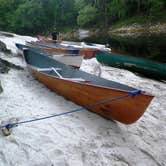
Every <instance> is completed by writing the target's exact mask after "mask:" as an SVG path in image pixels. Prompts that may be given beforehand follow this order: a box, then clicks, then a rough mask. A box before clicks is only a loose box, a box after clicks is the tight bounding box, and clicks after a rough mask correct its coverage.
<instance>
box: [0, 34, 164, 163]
mask: <svg viewBox="0 0 166 166" xmlns="http://www.w3.org/2000/svg"><path fill="white" fill-rule="evenodd" d="M0 40H2V41H4V42H5V43H6V44H7V45H8V48H9V49H12V52H13V53H16V52H17V51H16V48H15V46H14V43H15V42H22V43H24V42H25V40H32V38H30V37H21V36H18V35H15V37H14V38H7V37H1V36H0ZM0 57H3V58H6V59H7V60H10V61H11V62H14V63H15V64H20V65H22V66H25V64H24V63H23V62H22V59H21V58H20V57H16V56H15V57H10V56H4V54H2V53H0ZM100 69H101V71H100ZM81 70H85V71H87V72H90V73H94V74H98V73H100V72H101V77H104V78H107V79H110V80H114V81H118V82H121V83H124V84H128V85H131V86H133V87H136V88H139V89H142V90H146V91H147V92H150V93H152V94H153V95H155V96H156V97H155V98H154V100H153V101H152V103H151V104H150V106H149V108H148V109H147V111H146V112H145V114H144V116H142V118H141V119H140V120H139V121H137V122H136V123H135V124H132V125H129V126H126V125H123V124H120V123H114V122H112V121H109V120H106V119H104V118H102V117H100V116H98V115H96V114H94V113H91V112H88V111H82V112H78V113H74V114H71V115H67V116H63V117H57V118H53V119H49V120H44V121H38V122H33V123H29V124H24V125H20V126H18V127H16V128H14V129H13V132H12V134H11V135H10V136H8V137H5V136H3V134H2V133H0V166H39V165H40V166H165V165H166V111H165V110H166V84H164V83H161V82H158V81H154V80H150V79H146V78H142V77H139V76H136V75H134V74H133V73H131V72H128V71H125V70H120V69H115V68H111V67H104V66H101V65H100V64H99V63H98V62H97V61H96V60H95V59H92V60H84V61H83V64H82V66H81ZM0 80H1V84H2V86H3V89H4V92H3V93H1V94H0V112H1V114H0V122H1V121H3V120H8V119H10V118H17V119H18V120H19V121H22V120H27V119H31V118H37V117H42V116H47V115H51V114H55V113H62V112H65V111H70V110H73V109H76V108H79V106H78V105H76V104H74V103H72V102H70V101H68V100H65V99H64V98H63V97H61V96H59V95H57V94H56V93H54V92H52V91H50V90H49V89H47V88H46V87H45V86H44V85H43V84H41V83H39V82H38V81H37V80H35V79H34V78H33V77H32V76H31V75H30V74H29V73H28V71H26V70H25V71H18V70H14V69H11V70H10V71H9V73H8V74H0Z"/></svg>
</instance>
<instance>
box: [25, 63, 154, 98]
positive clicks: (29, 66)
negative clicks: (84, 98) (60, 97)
mask: <svg viewBox="0 0 166 166" xmlns="http://www.w3.org/2000/svg"><path fill="white" fill-rule="evenodd" d="M27 66H28V68H29V69H31V70H34V71H35V72H38V73H42V74H43V75H46V76H48V77H52V78H54V79H59V80H63V81H66V82H73V83H76V84H82V85H85V84H86V85H88V86H91V87H97V88H103V89H108V90H109V89H110V90H114V91H119V92H125V93H130V92H132V91H127V90H123V89H117V88H110V87H106V86H100V85H95V84H90V83H85V82H84V83H83V82H78V81H74V80H68V79H67V78H60V77H57V76H55V75H52V74H47V73H45V72H42V71H38V70H37V67H34V66H32V65H29V64H27ZM69 79H70V78H69ZM143 95H146V96H151V97H154V96H153V95H152V94H148V93H146V92H145V93H144V94H143Z"/></svg>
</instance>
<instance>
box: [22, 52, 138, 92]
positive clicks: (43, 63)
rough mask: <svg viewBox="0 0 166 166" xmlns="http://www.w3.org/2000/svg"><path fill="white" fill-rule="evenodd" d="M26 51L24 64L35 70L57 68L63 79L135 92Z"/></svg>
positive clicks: (54, 74)
mask: <svg viewBox="0 0 166 166" xmlns="http://www.w3.org/2000/svg"><path fill="white" fill-rule="evenodd" d="M28 51H29V54H28V55H27V56H26V57H25V58H26V62H27V63H28V64H30V65H32V66H35V67H37V68H48V67H55V68H57V67H58V68H61V70H60V71H58V72H59V73H60V74H61V75H62V76H63V77H65V78H83V79H85V80H90V81H91V82H89V84H92V85H95V86H103V87H107V88H113V89H119V90H124V91H134V90H136V89H135V88H132V87H129V86H127V85H123V84H120V83H117V82H114V81H109V80H106V79H104V78H100V77H97V76H95V75H93V74H89V73H86V72H84V71H81V70H76V69H74V68H72V67H70V66H67V65H64V64H62V63H59V62H57V61H55V60H52V59H50V58H48V57H46V56H43V57H42V58H41V55H40V54H39V53H38V52H36V51H34V50H28ZM39 59H40V60H39ZM45 73H48V74H50V75H53V76H57V75H56V73H55V72H53V71H52V72H49V71H45Z"/></svg>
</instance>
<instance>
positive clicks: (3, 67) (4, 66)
mask: <svg viewBox="0 0 166 166" xmlns="http://www.w3.org/2000/svg"><path fill="white" fill-rule="evenodd" d="M10 68H13V69H17V70H24V68H23V67H21V66H19V65H15V64H13V63H11V62H8V61H7V60H4V59H2V58H0V73H7V72H8V71H9V70H10Z"/></svg>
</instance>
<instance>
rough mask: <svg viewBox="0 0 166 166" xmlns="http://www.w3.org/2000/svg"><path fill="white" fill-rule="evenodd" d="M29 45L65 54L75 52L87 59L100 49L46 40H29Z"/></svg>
mask: <svg viewBox="0 0 166 166" xmlns="http://www.w3.org/2000/svg"><path fill="white" fill-rule="evenodd" d="M26 45H28V46H30V47H36V48H40V49H43V50H46V51H49V52H55V53H65V54H74V55H80V56H84V58H85V59H90V58H93V57H95V56H96V54H97V53H99V52H100V50H98V49H95V48H78V47H73V46H65V45H60V44H55V43H46V42H39V41H36V42H27V44H26Z"/></svg>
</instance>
